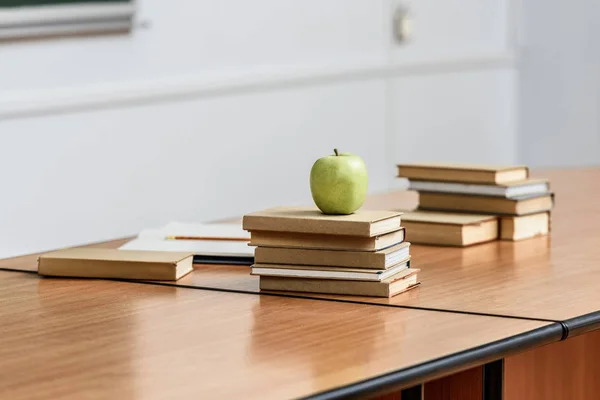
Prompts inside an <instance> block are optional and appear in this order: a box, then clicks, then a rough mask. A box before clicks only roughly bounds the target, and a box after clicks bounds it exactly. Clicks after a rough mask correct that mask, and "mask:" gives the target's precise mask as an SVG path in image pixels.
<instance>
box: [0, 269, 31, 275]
mask: <svg viewBox="0 0 600 400" xmlns="http://www.w3.org/2000/svg"><path fill="white" fill-rule="evenodd" d="M0 271H6V272H23V273H24V274H36V275H37V271H32V270H30V269H17V268H4V267H2V268H0Z"/></svg>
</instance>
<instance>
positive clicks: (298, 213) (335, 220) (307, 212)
mask: <svg viewBox="0 0 600 400" xmlns="http://www.w3.org/2000/svg"><path fill="white" fill-rule="evenodd" d="M401 215H402V213H401V212H398V211H381V210H358V211H356V212H355V213H353V214H350V215H327V214H323V213H322V212H321V211H320V210H319V209H318V208H316V207H275V208H270V209H267V210H263V211H258V212H255V213H251V214H247V215H245V216H244V219H243V228H244V229H245V230H247V231H272V232H297V233H312V234H322V235H344V236H364V237H373V236H377V235H381V234H384V233H388V232H393V231H395V230H398V229H399V228H400V218H401Z"/></svg>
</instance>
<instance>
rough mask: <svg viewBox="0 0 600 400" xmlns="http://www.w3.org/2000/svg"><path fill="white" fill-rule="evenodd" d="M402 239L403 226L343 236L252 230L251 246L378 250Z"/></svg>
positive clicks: (400, 241)
mask: <svg viewBox="0 0 600 400" xmlns="http://www.w3.org/2000/svg"><path fill="white" fill-rule="evenodd" d="M403 241H404V228H401V229H399V230H397V231H395V232H390V233H386V234H385V235H381V236H375V237H368V236H365V237H363V236H344V235H340V236H338V235H311V234H308V233H293V232H292V233H290V232H270V231H252V232H251V235H250V245H251V246H264V247H285V248H290V249H323V250H349V251H378V250H381V249H385V248H387V247H390V246H393V245H396V244H398V243H402V242H403Z"/></svg>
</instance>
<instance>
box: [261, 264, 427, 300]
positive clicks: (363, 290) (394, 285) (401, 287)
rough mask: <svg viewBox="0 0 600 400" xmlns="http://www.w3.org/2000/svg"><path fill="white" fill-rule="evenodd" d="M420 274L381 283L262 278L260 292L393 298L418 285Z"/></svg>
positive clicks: (402, 274) (406, 272)
mask: <svg viewBox="0 0 600 400" xmlns="http://www.w3.org/2000/svg"><path fill="white" fill-rule="evenodd" d="M418 272H419V270H418V269H413V268H409V269H405V270H403V271H401V272H400V273H398V274H397V275H396V276H394V277H391V278H389V279H386V280H384V281H381V282H365V281H352V280H347V281H344V280H331V279H308V278H282V277H275V276H261V277H260V283H259V285H260V290H273V291H288V292H305V293H324V294H341V295H354V296H372V297H392V296H395V295H397V294H399V293H402V292H404V291H406V290H408V289H411V288H413V287H415V286H416V285H418V283H419V282H418V278H417V273H418Z"/></svg>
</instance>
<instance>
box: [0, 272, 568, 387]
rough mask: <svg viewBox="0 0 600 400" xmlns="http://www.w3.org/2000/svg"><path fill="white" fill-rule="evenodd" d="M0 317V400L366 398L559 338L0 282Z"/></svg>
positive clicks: (549, 329) (80, 283)
mask: <svg viewBox="0 0 600 400" xmlns="http://www.w3.org/2000/svg"><path fill="white" fill-rule="evenodd" d="M0 304H1V305H2V307H0V327H2V328H0V332H1V335H0V371H2V373H1V374H0V398H7V399H8V398H10V399H19V398H27V399H35V398H40V399H47V398H73V399H79V398H84V397H87V396H89V395H90V394H91V395H92V397H96V396H98V397H109V398H132V397H136V398H165V397H167V396H175V397H177V398H181V397H194V398H273V399H280V398H297V397H304V396H310V395H318V394H320V395H321V396H323V397H325V396H331V397H336V396H338V395H343V394H344V393H350V392H352V393H354V394H360V393H372V391H373V390H374V389H377V390H382V389H384V390H385V389H393V388H395V387H398V388H399V387H403V386H407V385H411V384H414V383H416V382H418V381H420V380H422V379H423V378H426V379H429V378H434V377H437V376H439V375H440V368H441V367H442V368H443V371H444V373H448V372H452V371H455V370H460V369H464V368H465V367H470V366H473V365H477V364H481V363H485V362H486V361H490V360H493V359H495V358H498V357H499V356H506V355H509V354H514V353H516V352H517V350H522V349H526V348H532V347H534V346H539V345H541V344H544V343H549V342H552V341H557V340H559V338H560V336H561V334H562V331H561V328H560V326H559V325H558V324H555V323H548V322H540V321H527V320H519V319H512V318H497V317H485V316H474V315H468V314H456V313H448V312H433V311H421V310H409V309H396V308H391V307H380V306H373V305H357V304H347V303H342V302H335V301H321V300H306V299H294V298H286V297H274V296H255V295H245V294H232V293H223V292H218V291H206V290H190V289H182V288H174V287H165V286H156V285H146V284H136V283H129V282H109V281H102V280H79V279H53V278H38V276H37V275H33V274H19V273H14V272H4V271H0ZM465 332H468V333H469V334H468V335H466V334H465ZM414 371H418V372H419V374H418V377H417V375H415V373H414ZM478 381H479V382H480V384H479V385H480V387H481V378H479V380H478ZM479 391H481V389H480V390H479Z"/></svg>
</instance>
